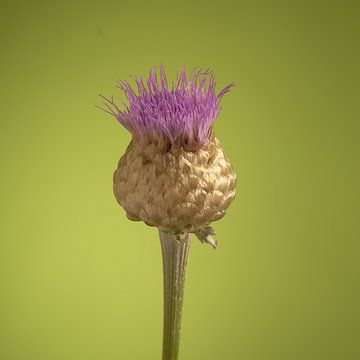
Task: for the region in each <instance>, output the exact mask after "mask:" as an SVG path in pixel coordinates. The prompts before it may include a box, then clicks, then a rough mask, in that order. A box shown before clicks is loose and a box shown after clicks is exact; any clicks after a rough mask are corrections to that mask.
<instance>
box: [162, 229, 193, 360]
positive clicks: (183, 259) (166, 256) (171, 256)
mask: <svg viewBox="0 0 360 360" xmlns="http://www.w3.org/2000/svg"><path fill="white" fill-rule="evenodd" d="M159 233H160V242H161V250H162V256H163V270H164V332H163V355H162V359H163V360H177V359H178V354H179V343H180V327H181V310H182V305H183V297H184V284H185V273H186V264H187V259H188V254H189V249H190V238H191V235H190V234H184V235H181V236H180V239H179V240H178V239H177V238H176V236H175V235H173V234H170V233H163V232H161V231H159Z"/></svg>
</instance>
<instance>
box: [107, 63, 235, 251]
mask: <svg viewBox="0 0 360 360" xmlns="http://www.w3.org/2000/svg"><path fill="white" fill-rule="evenodd" d="M158 77H159V78H160V80H158ZM134 79H135V82H136V84H137V90H138V91H137V93H136V92H135V90H134V89H133V88H132V87H131V85H130V84H129V83H128V82H127V81H119V82H118V87H119V88H120V89H121V90H122V91H123V92H124V94H125V96H126V98H127V100H128V103H129V104H128V105H126V103H125V102H123V104H124V106H125V110H123V111H122V110H120V109H119V108H118V106H117V105H116V104H115V101H114V98H113V97H111V99H108V98H106V97H104V96H102V98H103V99H104V100H105V103H104V105H105V109H103V110H105V111H106V112H108V113H109V114H111V115H113V116H115V117H116V119H117V120H118V121H119V122H120V123H121V124H122V125H124V126H125V127H126V128H127V129H128V130H129V131H130V132H131V134H132V135H133V137H132V140H131V142H130V144H129V146H128V148H127V150H126V152H125V154H124V155H123V156H122V157H121V159H120V161H119V163H118V168H117V169H116V171H115V173H114V177H113V180H114V186H113V190H114V195H115V197H116V199H117V201H118V203H119V204H120V205H121V206H122V207H123V208H124V209H125V211H126V214H127V216H128V218H129V219H131V220H135V221H138V220H142V221H144V222H145V223H146V224H147V225H149V226H156V227H158V228H159V230H160V231H162V232H172V233H174V234H179V233H195V234H197V235H198V237H199V238H200V239H201V240H204V241H206V242H209V243H211V244H213V245H214V244H215V241H214V240H213V239H212V237H211V236H212V235H213V231H212V230H211V229H210V228H209V224H210V223H211V222H212V221H215V220H219V219H221V218H222V217H223V216H224V215H225V212H226V210H227V208H228V206H229V205H230V203H231V202H232V200H233V199H234V197H235V187H236V175H235V173H234V171H233V169H232V165H231V163H230V161H229V160H228V159H227V157H226V156H225V154H224V151H223V149H222V147H221V145H220V142H219V141H218V140H217V139H216V138H215V135H214V132H213V125H214V122H215V120H216V117H217V116H218V114H219V111H220V101H221V99H222V97H223V96H224V94H225V93H227V92H228V91H229V90H230V88H231V87H232V86H233V84H230V85H228V86H226V87H225V88H224V89H223V90H221V91H220V92H219V94H217V95H216V93H215V80H214V74H213V72H212V71H210V70H205V71H202V70H201V69H194V70H193V71H192V72H191V73H190V75H189V76H187V74H186V70H185V68H183V70H182V71H181V73H180V74H178V76H177V82H176V84H175V83H174V82H172V83H171V86H170V87H169V83H168V80H167V77H166V73H165V69H164V66H163V65H161V66H160V76H158V74H157V72H156V68H152V69H151V70H150V75H149V78H148V79H147V80H146V81H145V82H144V80H143V79H142V78H141V77H140V78H138V77H136V76H135V77H134Z"/></svg>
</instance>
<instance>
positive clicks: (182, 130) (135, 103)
mask: <svg viewBox="0 0 360 360" xmlns="http://www.w3.org/2000/svg"><path fill="white" fill-rule="evenodd" d="M159 77H160V81H158V74H157V71H156V68H155V67H153V68H152V69H151V70H150V74H149V77H148V79H147V80H146V81H144V80H143V79H142V78H141V77H140V78H138V77H136V76H135V77H133V79H134V80H135V82H136V85H137V93H135V91H134V90H133V88H132V87H131V85H130V83H129V82H128V81H123V80H122V81H118V85H117V87H118V88H119V89H120V90H122V91H123V93H124V94H125V96H126V99H127V101H128V103H129V105H127V104H126V103H125V102H124V101H122V103H123V105H124V107H125V110H120V109H119V108H118V106H117V105H116V104H115V102H114V98H113V97H111V99H108V98H106V97H104V96H102V95H100V96H101V97H102V98H103V99H104V100H105V102H104V106H105V107H106V109H102V110H104V111H106V112H107V113H109V114H111V115H113V116H115V118H116V119H117V120H118V121H119V122H120V123H121V124H122V125H123V126H125V127H126V128H127V129H128V130H129V131H130V132H131V134H132V135H133V136H135V137H138V138H141V139H143V140H145V141H149V142H155V143H156V142H161V141H165V142H167V143H171V144H173V143H180V144H182V145H192V144H203V143H204V142H205V141H206V140H207V139H209V138H210V137H211V134H212V128H213V125H214V122H215V119H216V118H217V116H218V114H219V111H220V100H221V98H222V97H223V96H224V94H225V93H227V92H228V91H230V88H231V87H232V86H234V84H230V85H228V86H226V87H225V88H224V89H223V90H221V91H220V93H219V94H218V95H216V94H215V85H216V83H215V78H214V73H213V72H212V71H210V70H205V71H203V70H202V69H196V68H195V69H194V70H193V71H192V72H191V73H190V75H189V76H188V77H187V74H186V70H185V67H184V68H183V69H182V71H181V72H180V74H177V81H176V84H175V83H174V81H172V83H171V86H169V84H168V80H167V77H166V72H165V68H164V66H163V65H161V66H160V74H159Z"/></svg>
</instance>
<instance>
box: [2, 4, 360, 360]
mask: <svg viewBox="0 0 360 360" xmlns="http://www.w3.org/2000/svg"><path fill="white" fill-rule="evenodd" d="M359 10H360V6H359V3H358V2H356V1H336V0H334V1H321V0H312V1H310V0H305V1H285V0H284V1H281V0H275V1H265V0H262V1H261V0H255V1H254V0H253V1H241V0H240V1H228V0H224V1H220V2H218V1H189V0H185V1H182V2H175V3H171V2H167V1H157V0H155V1H142V2H139V1H136V2H135V1H121V0H119V1H107V0H104V1H96V2H95V1H69V0H65V1H58V2H49V1H36V0H35V1H16V0H15V1H8V0H5V1H2V3H1V12H0V27H1V32H0V41H1V45H0V48H1V57H0V75H1V85H0V86H1V107H0V161H1V162H0V165H1V168H0V175H1V177H0V185H1V186H0V199H1V201H0V214H1V218H0V219H1V224H0V358H1V359H2V360H32V359H34V360H35V359H36V360H75V359H76V360H95V359H96V360H99V359H106V360H115V359H126V360H132V359H147V360H151V359H154V360H156V359H160V357H161V337H162V265H161V251H160V244H159V240H158V235H157V232H156V230H155V229H153V228H149V227H147V226H145V225H144V224H142V223H134V222H130V221H128V220H127V219H126V217H125V214H124V211H123V210H122V209H121V208H120V207H119V206H118V205H117V203H116V201H115V199H114V196H113V193H112V175H113V171H114V170H115V168H116V166H117V161H118V159H119V158H120V156H121V155H122V153H123V152H124V151H125V149H126V146H127V144H128V143H129V140H130V135H129V133H128V132H127V131H126V130H125V129H124V128H122V127H121V126H120V125H119V124H118V123H117V122H116V121H115V120H114V119H113V118H111V117H110V116H108V115H107V114H105V113H104V112H102V111H100V110H99V109H97V108H95V106H94V105H96V104H98V105H100V104H101V100H100V98H99V97H98V94H100V93H101V94H104V95H106V96H111V95H115V96H116V97H118V96H119V95H120V93H119V90H117V89H116V88H115V87H114V84H115V81H116V80H118V79H129V77H128V76H129V74H131V73H132V74H138V75H143V76H146V75H147V74H148V70H149V68H150V67H151V66H152V65H159V64H160V63H161V62H163V63H164V65H165V66H166V68H167V71H168V74H169V77H170V78H173V77H174V76H175V71H176V69H178V68H179V67H181V66H182V65H183V64H186V65H187V67H188V68H192V67H193V66H196V65H201V66H204V67H210V68H212V69H213V70H214V71H215V73H216V76H217V82H218V86H219V87H218V89H220V88H221V87H223V86H225V85H227V84H228V83H230V82H235V83H236V85H237V86H236V87H235V88H234V89H233V90H232V92H231V93H230V94H227V95H226V96H225V97H224V99H223V102H222V105H223V110H222V112H221V114H220V116H219V118H218V121H217V124H216V134H217V137H218V138H219V139H220V140H221V142H222V144H223V147H224V148H225V151H226V153H227V155H228V157H229V158H230V159H231V160H232V162H233V164H234V167H235V169H236V172H237V174H238V177H239V181H238V195H237V198H236V201H235V202H234V203H233V205H232V206H231V207H230V210H229V212H228V215H227V216H226V217H225V218H224V219H223V220H221V221H219V222H218V223H215V224H214V227H215V230H216V232H217V234H218V235H217V238H218V240H219V243H220V246H219V248H218V249H217V250H216V251H213V250H212V249H211V247H210V246H204V245H202V244H201V243H200V242H199V241H197V240H194V241H193V244H192V249H191V253H190V260H189V261H190V263H189V269H188V276H187V284H186V289H185V304H184V313H183V327H182V339H181V349H180V358H181V359H186V360H202V359H206V360H210V359H214V360H217V359H227V360H237V359H243V360H288V359H292V360H297V359H299V360H304V359H307V360H315V359H316V360H319V359H326V360H332V359H339V360H340V359H346V360H353V359H354V360H355V359H359V358H360V342H359V331H360V326H359V320H360V313H359V300H360V297H359V295H360V284H359V275H360V266H359V250H360V247H359V238H360V236H359V235H360V231H359V214H360V209H359V200H360V199H359V193H360V192H359V180H360V179H359V160H360V156H359V155H360V154H359V135H360V131H359V130H360V126H359V61H360V48H359V35H360V31H359V30H360V29H359V15H360V11H359Z"/></svg>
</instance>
